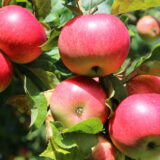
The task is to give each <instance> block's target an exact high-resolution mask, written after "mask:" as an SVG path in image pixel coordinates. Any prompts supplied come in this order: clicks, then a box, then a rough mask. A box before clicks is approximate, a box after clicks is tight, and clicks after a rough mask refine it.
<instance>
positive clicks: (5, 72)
mask: <svg viewBox="0 0 160 160" xmlns="http://www.w3.org/2000/svg"><path fill="white" fill-rule="evenodd" d="M12 76H13V67H12V64H11V62H10V61H9V60H8V58H7V57H6V56H5V55H3V54H2V52H0V82H1V83H0V92H2V91H4V90H5V89H6V88H7V87H8V85H9V84H10V82H11V80H12Z"/></svg>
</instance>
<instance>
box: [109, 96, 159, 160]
mask: <svg viewBox="0 0 160 160" xmlns="http://www.w3.org/2000/svg"><path fill="white" fill-rule="evenodd" d="M109 134H110V137H111V139H112V141H113V143H114V145H115V146H116V147H117V148H118V149H119V150H120V151H121V152H122V153H124V154H126V155H127V156H129V157H131V158H134V159H137V160H155V158H157V157H158V156H160V94H155V93H148V94H134V95H131V96H129V97H127V98H126V99H124V100H123V101H122V102H121V103H120V104H119V106H118V107H117V109H116V111H115V115H114V116H113V117H112V118H111V119H110V121H109Z"/></svg>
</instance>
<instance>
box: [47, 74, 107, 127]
mask: <svg viewBox="0 0 160 160" xmlns="http://www.w3.org/2000/svg"><path fill="white" fill-rule="evenodd" d="M106 98H107V95H106V93H105V91H104V89H103V88H102V87H101V85H100V84H99V83H98V82H96V81H95V80H93V79H92V78H89V77H85V76H76V77H72V78H69V79H66V80H64V81H63V82H61V83H60V84H59V85H58V86H57V87H56V88H55V89H54V91H53V94H52V96H51V101H50V106H51V111H52V113H53V117H54V119H55V120H58V121H61V122H62V123H63V124H64V126H65V127H71V126H73V125H74V124H76V123H78V122H81V121H83V120H87V119H89V118H98V119H99V120H100V121H101V122H102V123H103V124H104V123H105V122H106V120H107V118H108V114H109V109H108V108H107V106H106V105H105V100H106Z"/></svg>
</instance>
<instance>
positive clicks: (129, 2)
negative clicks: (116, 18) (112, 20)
mask: <svg viewBox="0 0 160 160" xmlns="http://www.w3.org/2000/svg"><path fill="white" fill-rule="evenodd" d="M158 6H160V1H159V0H154V1H153V0H116V1H115V2H114V3H113V5H112V14H114V15H117V14H121V13H126V12H131V11H135V10H140V9H148V8H152V7H158Z"/></svg>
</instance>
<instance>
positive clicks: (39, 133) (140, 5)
mask: <svg viewBox="0 0 160 160" xmlns="http://www.w3.org/2000/svg"><path fill="white" fill-rule="evenodd" d="M79 2H81V3H80V4H81V5H80V7H81V8H80V9H81V11H80V10H79V8H77V7H76V2H75V1H74V0H32V1H31V0H10V1H9V0H0V4H1V7H2V6H4V5H7V4H17V5H20V6H23V7H25V8H27V9H29V10H30V11H32V13H34V14H35V16H36V18H37V19H38V20H39V21H40V22H41V23H42V24H43V26H44V28H45V30H46V33H47V38H48V40H47V42H46V43H44V44H43V45H42V46H41V49H42V50H43V54H42V55H41V56H40V57H39V58H38V59H36V60H35V61H33V62H31V63H29V64H15V63H13V66H14V77H13V80H12V82H11V84H10V85H9V87H8V88H7V89H6V90H5V91H4V92H2V93H0V103H1V107H0V124H1V125H0V137H3V138H2V140H1V144H0V159H9V158H11V156H17V155H18V156H19V159H20V158H21V160H23V159H25V158H24V157H23V156H22V155H21V153H19V150H20V148H22V147H24V148H27V150H29V151H28V152H29V154H28V155H27V157H28V159H29V160H34V159H36V160H40V159H43V160H44V159H46V160H47V159H48V158H49V159H54V160H66V159H67V160H69V159H71V160H72V159H74V160H84V159H87V158H89V156H90V154H91V147H93V146H94V145H95V144H96V143H97V133H100V132H102V133H103V134H106V132H107V131H106V130H105V129H104V130H103V126H102V124H101V123H100V122H99V121H98V120H97V119H89V120H87V121H84V122H81V123H79V124H77V125H75V126H73V127H71V128H69V129H65V128H64V127H63V124H61V123H60V122H57V121H56V122H52V123H50V127H51V130H52V134H53V135H52V136H51V139H50V140H49V143H48V146H47V144H46V142H45V127H46V126H45V119H46V117H47V111H48V110H49V108H47V99H46V98H45V94H44V93H45V91H47V90H50V89H52V90H53V89H54V88H55V87H56V86H57V85H58V84H59V83H60V82H61V81H63V80H64V79H66V78H68V77H70V76H72V75H74V73H72V72H71V71H70V70H68V69H67V68H66V67H65V66H64V64H63V62H62V61H61V59H60V56H59V51H58V37H59V34H60V31H61V29H62V27H63V26H64V24H65V23H66V22H67V21H68V20H70V19H71V18H72V17H74V16H77V15H81V14H82V13H83V12H84V13H85V14H86V13H87V14H89V13H93V12H94V13H109V14H114V15H117V17H118V18H120V19H121V20H122V21H123V22H124V23H125V25H126V26H127V27H128V31H129V33H130V37H131V45H130V52H129V56H128V57H127V59H126V61H125V62H124V64H123V65H122V66H121V68H120V69H119V70H118V71H117V72H116V73H114V74H112V75H109V76H107V77H104V78H103V79H102V80H101V83H102V85H103V86H104V88H105V89H106V91H107V92H108V93H109V98H108V99H107V100H106V102H107V103H110V104H112V105H113V106H114V107H113V108H112V107H111V106H108V107H110V109H111V110H112V112H113V113H112V114H114V109H115V108H116V107H115V106H117V104H119V103H120V102H121V101H122V100H123V99H124V98H125V97H126V96H127V90H126V87H125V85H124V83H125V82H127V81H128V80H129V79H130V78H131V76H132V73H133V72H134V71H135V70H136V69H137V68H138V67H140V66H141V64H143V63H145V62H148V61H154V60H157V61H160V56H159V52H160V44H159V43H160V40H158V41H156V42H152V43H147V42H145V41H143V40H142V39H141V38H140V36H139V35H138V33H137V30H136V27H135V25H136V22H137V20H138V19H139V18H140V17H142V16H143V15H145V14H150V15H155V16H156V17H157V18H159V17H160V15H159V13H158V11H159V8H158V6H160V1H158V0H155V1H151V0H133V1H131V0H123V1H122V0H115V1H114V0H99V1H97V0H93V2H92V5H91V3H90V2H91V0H79ZM153 7H154V8H153ZM155 7H157V8H155ZM97 8H98V9H97ZM146 9H147V10H146ZM133 11H134V12H133ZM122 13H123V14H122ZM108 84H109V85H108ZM106 86H109V87H106ZM62 94H63V93H62ZM22 95H25V98H24V97H23V98H22ZM20 97H21V98H20ZM11 98H12V99H11ZM26 103H28V104H27V105H25V104H26ZM22 106H26V107H28V109H27V110H26V109H22V108H24V107H22ZM26 107H25V108H26ZM29 107H30V108H29ZM28 110H30V112H29V111H28ZM28 122H30V127H29V125H28ZM6 134H7V136H6ZM6 143H7V144H6ZM10 148H13V151H11V150H10ZM45 149H46V150H45ZM39 154H40V156H43V157H38V156H37V155H39ZM9 155H10V157H9ZM44 157H47V158H44ZM17 160H18V157H17ZM126 160H129V158H127V157H126Z"/></svg>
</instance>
